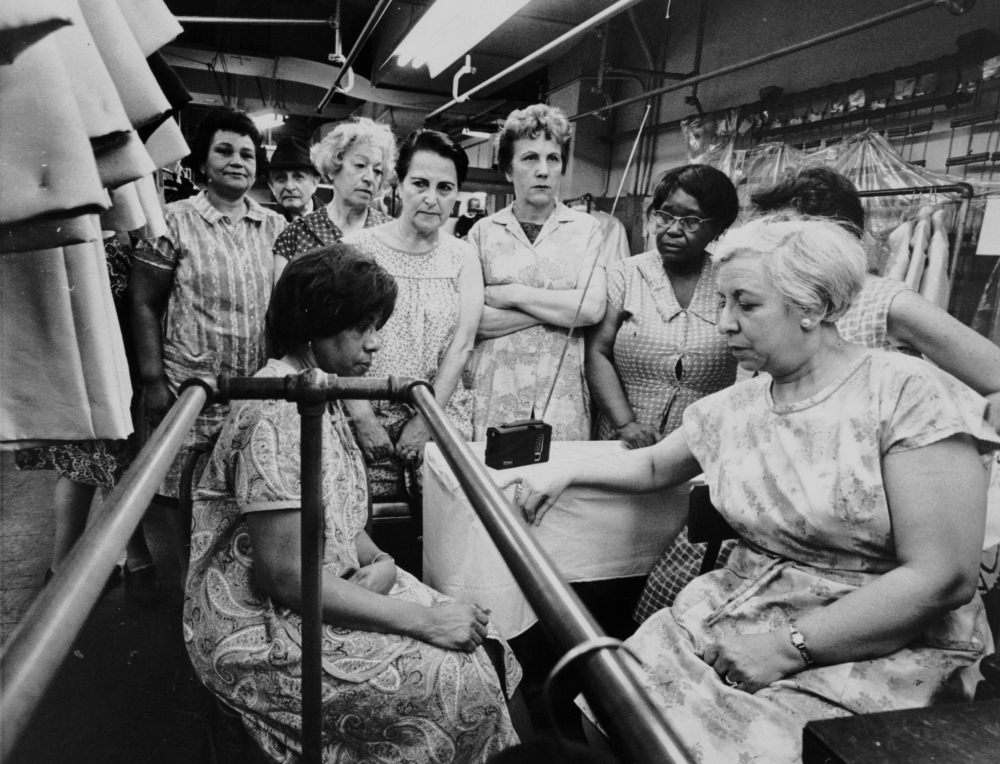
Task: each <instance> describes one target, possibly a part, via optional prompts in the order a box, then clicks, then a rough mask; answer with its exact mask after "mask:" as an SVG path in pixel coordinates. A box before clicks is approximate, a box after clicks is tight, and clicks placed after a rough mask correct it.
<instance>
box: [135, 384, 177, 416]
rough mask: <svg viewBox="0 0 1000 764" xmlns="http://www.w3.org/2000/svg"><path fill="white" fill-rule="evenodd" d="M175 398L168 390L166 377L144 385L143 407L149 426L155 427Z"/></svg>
mask: <svg viewBox="0 0 1000 764" xmlns="http://www.w3.org/2000/svg"><path fill="white" fill-rule="evenodd" d="M176 400H177V398H176V396H175V395H174V394H173V393H172V392H170V386H169V385H168V384H167V380H166V378H161V379H158V380H157V381H156V382H151V383H149V384H147V385H145V386H144V388H143V408H144V409H145V411H144V413H145V415H146V421H148V422H149V426H150V427H153V428H155V427H157V426H158V425H159V424H160V422H161V421H163V417H164V416H166V413H167V412H168V411H169V410H170V407H171V406H173V405H174V402H175V401H176Z"/></svg>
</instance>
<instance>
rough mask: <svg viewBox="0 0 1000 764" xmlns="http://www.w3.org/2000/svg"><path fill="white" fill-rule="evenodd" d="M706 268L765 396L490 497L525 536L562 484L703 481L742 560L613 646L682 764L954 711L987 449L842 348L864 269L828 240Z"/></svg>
mask: <svg viewBox="0 0 1000 764" xmlns="http://www.w3.org/2000/svg"><path fill="white" fill-rule="evenodd" d="M716 259H717V260H718V261H719V262H720V266H719V276H718V292H719V300H720V304H721V313H720V316H719V331H720V332H722V333H723V334H724V335H725V336H726V340H727V342H728V344H729V346H730V347H731V348H732V350H733V352H734V354H735V355H736V357H737V359H738V360H739V362H740V365H741V366H742V367H743V368H744V369H747V370H749V371H762V372H767V374H761V375H760V376H758V377H756V378H754V379H749V380H746V381H744V382H742V383H738V384H736V385H734V386H732V387H729V388H726V389H724V390H721V391H719V392H717V393H713V394H712V395H709V396H707V397H705V398H702V399H701V400H699V401H696V402H695V403H693V404H691V405H690V406H689V407H688V408H687V409H686V410H685V412H684V423H683V426H682V427H680V428H679V429H677V430H675V431H674V432H673V433H671V434H670V435H668V436H667V437H666V438H664V439H663V440H662V441H660V442H659V443H657V444H656V445H654V446H651V447H649V448H642V449H636V450H633V451H622V452H621V454H620V455H616V456H615V457H614V458H610V459H609V458H608V457H607V456H606V455H604V456H602V458H601V459H600V460H599V461H587V462H583V463H579V464H573V465H559V466H552V465H544V466H539V467H534V468H529V469H524V470H521V471H520V472H517V473H515V474H512V475H510V476H509V477H507V478H505V479H506V480H507V482H508V483H514V482H518V483H519V484H520V488H519V490H517V492H516V493H517V499H516V500H517V502H518V503H519V504H520V506H521V507H522V509H523V511H524V512H525V514H526V515H527V516H528V517H529V518H530V519H533V520H534V521H536V522H537V521H538V520H539V519H540V518H541V517H542V516H543V514H544V513H545V512H546V511H548V509H549V508H550V507H551V506H552V503H553V502H554V500H555V499H556V498H557V497H558V496H559V494H560V493H561V492H562V491H563V490H564V489H565V488H566V487H567V486H568V485H571V484H572V485H586V486H599V487H601V488H604V489H609V488H610V489H618V490H621V491H631V492H642V491H648V490H651V489H658V488H662V487H665V486H668V485H677V484H679V483H681V482H682V481H684V480H686V479H689V478H692V477H694V476H695V475H697V474H698V473H700V472H704V475H705V480H706V482H707V483H708V486H709V489H710V491H711V496H712V501H713V503H714V504H715V506H716V507H717V508H718V509H719V511H720V512H721V513H722V515H723V516H725V518H726V519H727V520H728V521H729V523H730V525H732V526H733V528H734V529H736V531H737V532H738V533H739V534H740V541H739V542H738V543H737V545H736V549H735V550H734V551H733V553H732V555H731V556H730V558H729V560H728V562H727V563H726V566H725V567H724V568H722V569H720V570H715V571H712V572H710V573H707V574H706V575H703V576H699V577H698V578H696V579H695V580H694V581H692V582H691V583H690V584H688V585H687V587H685V588H684V589H683V590H682V591H681V593H680V594H679V595H678V597H677V599H676V601H675V602H674V605H673V607H671V608H665V609H663V610H661V611H659V612H657V613H655V614H654V615H653V616H651V617H650V618H649V619H648V620H647V621H646V622H645V623H644V624H643V625H642V626H641V627H640V628H639V630H638V631H637V632H636V633H635V635H634V636H633V637H631V638H630V639H629V640H628V641H627V642H626V644H627V645H628V646H629V647H631V648H632V650H633V652H635V653H636V655H637V656H638V657H639V659H640V660H641V661H642V663H643V667H644V672H643V676H644V681H645V684H646V686H647V688H648V689H649V691H650V693H651V695H652V697H653V699H654V702H655V703H657V704H658V705H659V706H660V707H661V708H662V709H663V710H664V712H665V714H666V715H667V716H668V718H670V719H671V721H672V722H673V723H674V729H675V731H676V732H677V733H678V735H679V736H680V737H681V739H682V740H683V742H684V744H685V746H686V747H687V748H688V749H689V750H690V751H692V752H697V758H699V760H703V761H767V762H772V763H774V764H792V762H798V761H800V757H801V745H802V743H801V740H802V728H803V726H804V725H805V723H806V722H808V721H810V720H813V719H823V718H831V717H841V716H850V715H852V714H865V713H872V712H876V711H890V710H894V709H903V708H916V707H921V706H927V705H931V704H935V703H944V702H953V701H959V700H969V699H971V697H972V692H973V688H974V687H975V683H976V681H977V680H978V673H979V672H978V664H979V662H980V660H981V658H982V657H983V656H984V655H985V654H988V653H990V652H992V646H993V640H992V638H991V635H990V630H989V625H988V623H987V621H986V615H985V612H984V610H983V604H982V601H981V599H980V597H979V595H978V594H976V578H977V573H978V563H979V552H980V549H981V547H982V541H983V533H984V525H985V512H986V487H987V480H988V476H989V473H988V467H987V466H986V465H987V464H988V458H989V455H990V454H991V453H992V452H993V451H995V450H997V448H998V447H1000V438H998V437H997V434H996V432H994V431H993V429H992V428H990V427H989V426H988V425H987V424H986V422H985V420H984V418H983V417H984V413H985V411H986V400H985V399H984V398H982V397H981V396H980V395H978V394H977V393H975V392H974V391H972V390H971V389H969V388H968V387H966V386H965V385H964V384H962V383H961V382H959V381H958V380H956V379H955V378H954V377H952V376H950V375H948V374H946V373H944V372H942V371H940V370H938V369H937V368H936V367H934V366H932V365H930V364H929V363H927V362H926V361H923V360H922V359H918V358H913V357H910V356H906V355H903V354H900V353H887V352H884V351H880V350H872V349H867V348H864V347H862V346H860V345H855V344H852V343H849V342H846V341H845V340H844V339H843V338H842V337H841V336H840V334H839V333H838V330H837V326H836V321H837V319H838V318H839V317H840V316H841V315H842V314H843V313H844V311H845V310H847V308H848V306H849V305H850V303H851V299H852V298H853V297H854V296H855V295H856V294H857V293H858V291H859V290H860V289H861V288H862V285H863V283H864V280H865V266H866V258H865V252H864V249H863V247H862V246H861V244H860V243H859V242H858V240H857V238H856V237H854V236H852V235H851V234H850V233H848V232H846V231H845V230H843V229H842V228H841V227H840V226H838V225H837V224H836V223H833V222H831V221H824V220H816V219H811V220H810V219H794V218H790V217H789V216H783V217H770V218H762V219H760V220H758V221H755V222H752V223H750V224H748V225H747V226H744V227H743V228H742V229H739V230H738V231H735V232H733V233H731V234H730V236H729V237H727V239H726V241H725V242H723V243H722V245H720V248H719V250H718V251H717V252H716ZM581 705H583V706H584V710H585V713H587V714H588V715H589V710H588V709H587V708H586V707H585V704H581ZM590 731H591V733H592V735H594V736H595V738H596V737H597V736H596V730H595V729H594V728H593V727H590Z"/></svg>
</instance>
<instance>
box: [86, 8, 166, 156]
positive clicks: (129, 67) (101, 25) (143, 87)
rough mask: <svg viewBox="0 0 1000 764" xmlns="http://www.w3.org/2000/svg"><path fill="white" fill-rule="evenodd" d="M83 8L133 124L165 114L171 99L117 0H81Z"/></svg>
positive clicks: (144, 123) (147, 121) (141, 123)
mask: <svg viewBox="0 0 1000 764" xmlns="http://www.w3.org/2000/svg"><path fill="white" fill-rule="evenodd" d="M80 8H81V10H82V11H83V16H84V18H85V19H86V20H87V26H88V27H90V33H91V34H92V35H93V37H94V42H95V44H96V45H97V49H98V51H99V52H100V54H101V58H102V59H104V64H105V66H107V68H108V72H110V74H111V79H112V80H113V81H114V83H115V87H116V88H117V89H118V96H119V97H120V98H121V101H122V104H123V105H124V106H125V113H126V114H128V118H129V121H130V122H131V123H132V127H134V128H140V127H142V126H143V125H146V124H148V123H150V122H153V121H154V120H157V119H159V118H160V117H162V116H163V114H164V113H166V112H167V111H169V110H170V103H169V102H168V101H167V99H166V97H165V96H164V95H163V91H161V90H160V88H159V86H158V85H157V83H156V78H155V77H154V76H153V73H152V72H151V71H150V69H149V64H147V63H146V56H144V55H143V53H142V49H141V48H140V47H139V43H137V42H136V39H135V36H134V35H133V34H132V30H131V29H130V28H129V25H128V23H126V21H125V16H124V15H123V14H122V11H121V9H120V8H119V7H118V4H117V3H116V2H115V0H82V2H81V3H80ZM144 174H146V173H144Z"/></svg>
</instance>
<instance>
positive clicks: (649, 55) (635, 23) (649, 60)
mask: <svg viewBox="0 0 1000 764" xmlns="http://www.w3.org/2000/svg"><path fill="white" fill-rule="evenodd" d="M628 20H629V21H631V22H632V31H634V32H635V39H637V40H638V41H639V47H640V48H642V55H643V56H645V57H646V64H647V65H648V66H649V67H650V68H652V67H655V66H656V59H655V58H653V50H652V48H650V47H649V40H647V39H646V32H645V30H643V28H642V24H640V23H639V16H638V15H637V14H636V12H635V8H629V9H628Z"/></svg>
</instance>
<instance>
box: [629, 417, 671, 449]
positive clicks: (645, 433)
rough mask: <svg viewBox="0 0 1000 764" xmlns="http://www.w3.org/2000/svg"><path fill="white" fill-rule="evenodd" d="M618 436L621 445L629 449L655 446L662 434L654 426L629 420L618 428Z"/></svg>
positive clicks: (661, 438)
mask: <svg viewBox="0 0 1000 764" xmlns="http://www.w3.org/2000/svg"><path fill="white" fill-rule="evenodd" d="M618 436H619V437H620V438H621V441H622V445H623V446H625V448H627V449H629V450H632V449H634V448H648V447H649V446H655V445H656V444H657V443H659V442H660V441H661V440H663V435H661V434H660V432H659V431H658V430H657V429H656V428H655V427H653V426H652V425H648V424H639V423H638V422H629V423H628V424H627V425H625V426H624V427H622V428H621V429H619V430H618Z"/></svg>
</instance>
